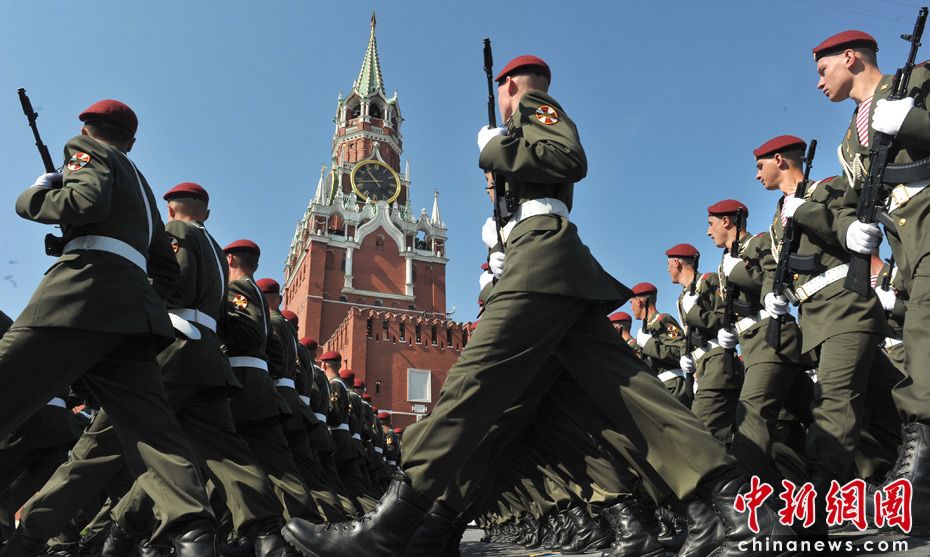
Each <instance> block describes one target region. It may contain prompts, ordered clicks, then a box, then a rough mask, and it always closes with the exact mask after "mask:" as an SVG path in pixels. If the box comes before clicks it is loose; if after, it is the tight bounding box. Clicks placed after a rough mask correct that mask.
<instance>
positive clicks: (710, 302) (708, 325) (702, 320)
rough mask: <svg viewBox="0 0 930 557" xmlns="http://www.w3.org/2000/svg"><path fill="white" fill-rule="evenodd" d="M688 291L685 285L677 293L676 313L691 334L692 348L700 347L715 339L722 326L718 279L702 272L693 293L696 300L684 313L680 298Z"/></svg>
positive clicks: (721, 302) (713, 275) (688, 288)
mask: <svg viewBox="0 0 930 557" xmlns="http://www.w3.org/2000/svg"><path fill="white" fill-rule="evenodd" d="M689 291H690V287H685V288H683V289H682V290H681V294H679V295H678V315H679V317H680V318H681V321H682V323H683V324H684V326H685V330H686V331H687V332H688V334H689V335H691V342H692V350H694V349H695V348H701V347H702V346H703V345H704V344H706V343H707V341H709V340H713V341H716V340H717V331H718V330H720V327H722V326H723V319H722V316H721V313H720V308H721V307H722V305H723V300H722V299H721V298H720V279H719V278H718V277H717V275H715V274H713V273H704V274H703V275H701V276H700V277H698V279H697V283H696V284H695V286H694V293H695V294H697V302H696V303H695V304H694V305H693V306H692V307H691V308H690V309H689V310H688V312H687V314H685V313H684V308H683V306H682V298H684V296H685V294H687V293H688V292H689Z"/></svg>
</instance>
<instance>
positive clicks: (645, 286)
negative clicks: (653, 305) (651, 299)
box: [631, 282, 659, 296]
mask: <svg viewBox="0 0 930 557" xmlns="http://www.w3.org/2000/svg"><path fill="white" fill-rule="evenodd" d="M631 290H632V291H633V295H634V296H650V295H655V294H658V293H659V289H658V288H656V285H654V284H652V283H651V282H641V283H639V284H636V285H633V288H631Z"/></svg>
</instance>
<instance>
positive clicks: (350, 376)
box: [339, 368, 355, 382]
mask: <svg viewBox="0 0 930 557" xmlns="http://www.w3.org/2000/svg"><path fill="white" fill-rule="evenodd" d="M339 378H340V379H344V380H346V381H353V382H354V380H355V372H354V371H352V370H351V369H349V368H344V369H341V370H339Z"/></svg>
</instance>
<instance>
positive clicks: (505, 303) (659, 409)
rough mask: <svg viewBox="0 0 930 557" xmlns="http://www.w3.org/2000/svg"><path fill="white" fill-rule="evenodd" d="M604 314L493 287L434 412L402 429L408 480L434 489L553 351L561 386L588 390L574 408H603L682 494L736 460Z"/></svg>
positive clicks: (589, 305) (582, 411)
mask: <svg viewBox="0 0 930 557" xmlns="http://www.w3.org/2000/svg"><path fill="white" fill-rule="evenodd" d="M605 314H606V308H605V307H604V306H603V305H601V304H598V303H594V302H591V301H588V300H583V299H578V298H573V297H569V296H561V295H549V294H538V293H526V292H506V291H505V292H496V293H492V295H491V297H490V298H489V300H488V302H487V303H486V304H485V308H484V313H483V315H482V318H481V325H480V326H479V327H478V328H477V329H476V331H475V334H474V336H473V337H472V339H471V340H470V341H469V343H468V346H467V347H466V348H465V350H464V351H463V352H462V355H461V356H460V358H459V360H458V362H457V363H456V364H455V366H453V368H452V370H451V371H450V372H449V375H448V378H447V380H446V383H445V385H444V386H443V389H442V393H441V394H440V397H439V401H438V402H437V403H436V406H435V407H434V409H433V412H432V415H431V416H430V418H429V419H428V420H424V421H421V422H419V423H415V424H413V425H411V426H410V427H409V428H408V429H407V431H406V433H405V435H404V437H405V446H404V471H405V472H406V473H407V475H408V476H409V477H410V479H411V485H412V486H413V488H414V489H415V490H416V491H418V492H419V493H420V494H421V495H423V496H424V497H427V498H430V499H432V498H436V497H438V496H439V495H440V494H441V493H442V492H443V491H444V490H445V489H446V487H447V486H448V485H449V483H450V482H451V481H452V480H453V478H454V476H455V474H456V473H457V472H458V470H459V468H460V467H461V465H462V464H463V463H465V462H467V461H468V459H469V457H470V456H471V455H472V453H473V452H474V451H475V449H476V448H477V447H478V445H479V444H480V443H481V441H482V439H483V438H484V435H485V434H486V433H487V431H488V430H489V429H490V427H491V426H492V425H493V424H494V423H495V422H496V421H497V420H498V419H499V418H500V417H501V416H502V415H503V414H504V412H505V411H506V410H507V409H508V408H509V407H511V406H512V405H513V404H514V403H515V402H516V401H517V400H518V399H519V398H520V396H521V395H522V394H523V393H524V392H526V391H527V390H530V389H533V388H535V384H536V382H537V381H539V380H542V381H543V383H544V384H545V382H546V381H547V380H548V378H546V377H544V376H543V375H544V373H545V372H544V370H547V372H548V373H555V372H557V370H553V369H551V368H546V366H544V364H545V362H546V360H547V359H548V358H549V357H550V356H555V357H556V358H557V359H558V360H559V362H560V363H561V364H562V365H563V366H564V367H565V369H566V370H567V371H568V372H569V374H570V375H571V377H572V379H573V381H570V382H568V383H567V387H566V388H569V389H571V390H573V391H578V392H583V393H584V394H585V395H586V396H587V400H588V404H587V405H586V406H579V407H573V408H571V410H572V411H573V412H576V413H578V415H579V417H580V420H581V421H582V422H583V423H585V422H586V420H585V419H584V417H585V416H587V415H588V414H590V413H591V412H599V413H601V414H602V415H605V416H609V418H610V419H611V426H612V428H613V429H615V430H616V431H618V432H620V433H622V434H623V435H624V436H625V437H626V438H627V439H628V443H629V446H628V449H629V450H632V451H635V452H637V453H638V454H639V456H640V457H641V458H642V459H643V460H644V461H646V462H648V464H649V465H650V466H651V467H652V468H654V469H655V470H656V471H657V472H658V473H659V474H660V475H661V477H662V478H664V479H665V481H666V482H667V483H668V485H669V486H670V487H671V488H672V490H673V491H674V492H675V493H676V494H677V495H678V496H679V497H686V496H687V495H689V494H690V493H691V492H693V491H694V489H695V488H696V487H697V485H698V483H699V482H700V481H702V480H703V479H706V478H707V477H708V476H709V475H710V474H711V473H712V472H715V471H723V469H726V468H731V467H734V466H735V461H733V459H732V458H731V457H730V456H729V455H727V453H726V449H725V448H724V446H723V445H722V444H721V443H719V442H717V441H715V440H714V438H713V437H712V436H711V435H710V434H709V433H708V432H707V430H706V428H705V427H704V426H703V425H702V424H701V423H700V422H699V421H698V420H697V418H695V417H694V415H693V414H691V413H690V412H689V411H688V410H687V409H686V408H685V407H684V406H682V405H681V404H680V403H678V402H677V401H676V400H674V399H673V398H672V397H671V395H669V394H668V392H667V391H666V389H665V386H664V385H662V383H660V382H659V380H658V379H657V378H656V377H655V375H654V374H653V373H652V371H651V370H650V369H649V368H647V367H646V366H645V364H644V363H643V362H641V361H639V360H638V359H637V358H636V357H635V356H634V355H633V353H632V351H631V350H630V349H629V347H623V346H622V345H621V344H620V341H619V340H618V339H617V338H616V332H615V331H614V329H613V327H612V326H611V324H610V322H609V321H608V320H607V318H606V317H605ZM564 394H565V393H558V396H563V395H564ZM450 440H454V441H452V442H451V443H450Z"/></svg>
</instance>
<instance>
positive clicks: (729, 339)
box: [717, 329, 739, 350]
mask: <svg viewBox="0 0 930 557" xmlns="http://www.w3.org/2000/svg"><path fill="white" fill-rule="evenodd" d="M717 343H718V344H720V346H722V347H724V348H726V349H727V350H729V349H730V348H736V345H737V344H739V337H738V336H737V335H735V334H733V333H731V332H730V331H728V330H726V329H720V330H719V331H717Z"/></svg>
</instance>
